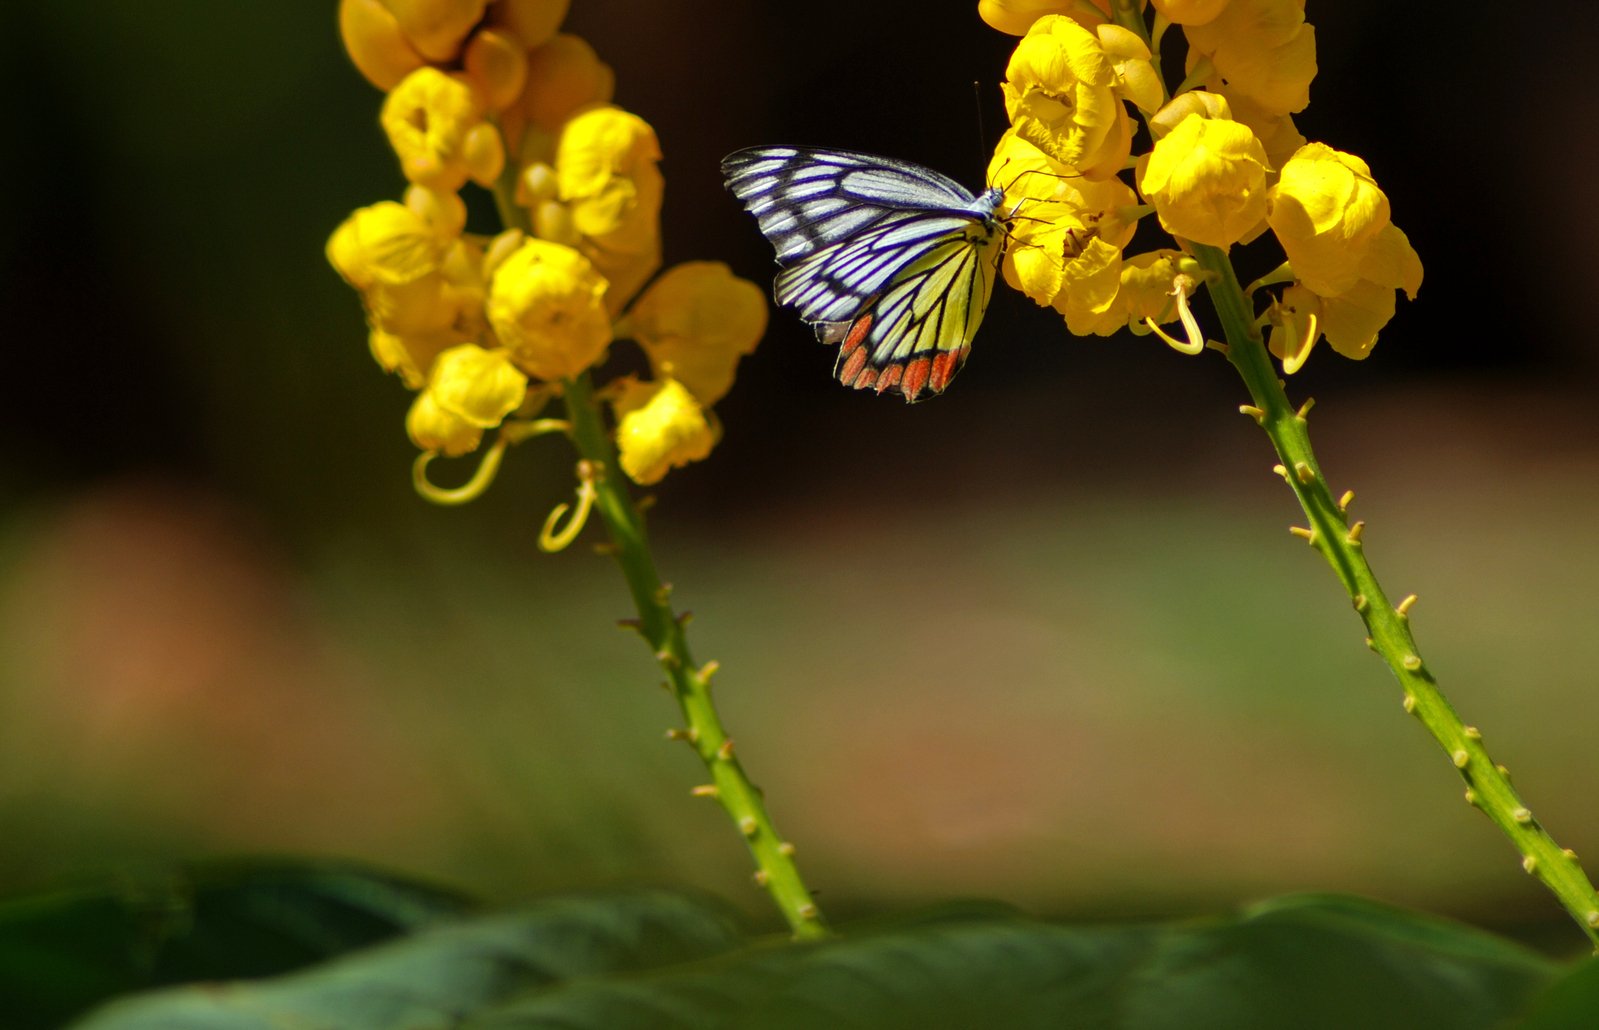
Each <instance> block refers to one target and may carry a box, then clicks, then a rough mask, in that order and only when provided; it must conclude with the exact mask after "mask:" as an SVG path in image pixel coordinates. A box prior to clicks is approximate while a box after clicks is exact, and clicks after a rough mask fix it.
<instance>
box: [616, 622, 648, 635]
mask: <svg viewBox="0 0 1599 1030" xmlns="http://www.w3.org/2000/svg"><path fill="white" fill-rule="evenodd" d="M616 628H617V629H630V630H632V631H633V632H635V633H642V632H644V624H643V623H642V622H640V621H638V620H637V619H617V620H616Z"/></svg>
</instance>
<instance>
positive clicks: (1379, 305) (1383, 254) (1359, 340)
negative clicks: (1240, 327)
mask: <svg viewBox="0 0 1599 1030" xmlns="http://www.w3.org/2000/svg"><path fill="white" fill-rule="evenodd" d="M1360 272H1361V275H1360V278H1358V279H1356V280H1355V281H1354V282H1353V283H1351V284H1350V285H1349V286H1347V287H1345V288H1344V289H1343V290H1342V291H1340V292H1339V293H1337V294H1332V295H1322V294H1318V293H1317V292H1316V291H1315V290H1313V289H1312V288H1310V287H1309V286H1308V285H1306V284H1304V283H1295V284H1294V285H1292V286H1289V287H1288V288H1287V289H1285V290H1284V291H1283V295H1282V299H1281V300H1280V301H1278V302H1277V303H1276V304H1274V305H1273V307H1272V311H1271V323H1272V328H1271V331H1270V332H1269V333H1268V335H1267V344H1268V345H1269V346H1270V347H1271V352H1272V353H1273V354H1275V355H1277V356H1278V357H1279V358H1282V359H1283V370H1284V371H1285V372H1289V373H1293V372H1297V371H1298V370H1299V367H1300V366H1301V365H1303V364H1304V363H1305V358H1306V357H1308V356H1309V354H1310V349H1311V348H1312V347H1314V346H1315V345H1316V341H1317V340H1318V339H1320V338H1321V337H1323V336H1325V337H1326V338H1327V342H1328V344H1330V345H1331V346H1332V349H1333V350H1335V351H1337V352H1338V353H1339V354H1342V355H1343V356H1344V357H1346V358H1354V359H1355V360H1357V361H1358V360H1360V359H1361V358H1364V357H1365V356H1366V355H1368V354H1370V353H1371V349H1372V347H1374V346H1375V345H1376V343H1377V333H1378V332H1379V331H1380V330H1381V329H1382V327H1383V326H1385V325H1387V324H1388V320H1389V319H1391V318H1393V316H1394V291H1395V290H1396V289H1402V290H1404V291H1405V295H1406V296H1407V297H1410V298H1411V299H1415V296H1416V292H1417V291H1418V290H1419V289H1420V288H1421V277H1422V269H1421V259H1420V258H1419V257H1417V256H1416V251H1415V250H1414V249H1413V248H1412V247H1411V246H1410V240H1409V239H1407V238H1406V237H1405V234H1404V233H1403V232H1401V231H1400V230H1399V228H1398V227H1397V226H1395V225H1392V224H1390V225H1386V226H1384V227H1383V228H1382V229H1381V230H1380V231H1379V232H1378V233H1377V234H1376V236H1375V237H1374V238H1373V239H1372V241H1371V243H1370V244H1369V245H1368V246H1367V247H1366V248H1365V257H1364V260H1363V261H1362V262H1361V268H1360ZM1312 317H1314V321H1312Z"/></svg>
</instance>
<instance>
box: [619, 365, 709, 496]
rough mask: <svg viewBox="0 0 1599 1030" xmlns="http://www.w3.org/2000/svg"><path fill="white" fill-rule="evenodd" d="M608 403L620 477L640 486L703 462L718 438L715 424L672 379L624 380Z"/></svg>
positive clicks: (690, 395) (697, 403)
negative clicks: (613, 415)
mask: <svg viewBox="0 0 1599 1030" xmlns="http://www.w3.org/2000/svg"><path fill="white" fill-rule="evenodd" d="M611 403H612V408H613V410H614V411H615V412H616V420H617V422H616V449H617V452H618V458H619V460H620V461H621V464H622V471H624V472H626V473H627V474H628V477H629V478H631V479H632V480H633V482H635V483H638V484H639V485H640V486H649V485H650V484H651V483H657V482H660V480H661V477H663V476H665V475H666V473H667V472H668V471H670V470H671V469H674V468H679V467H681V466H683V465H687V464H688V463H689V462H691V461H699V460H701V459H703V458H704V457H705V456H706V455H708V454H710V453H711V448H712V447H714V446H716V441H717V439H718V438H719V437H720V436H721V429H720V427H719V426H718V425H716V423H715V420H714V419H713V418H710V417H708V416H707V413H706V411H705V409H704V408H702V407H701V406H700V403H699V402H698V401H696V400H695V399H694V395H693V394H691V393H689V392H688V390H687V389H686V388H685V387H684V386H683V384H682V383H680V382H678V381H677V380H675V379H666V380H662V381H661V382H658V383H641V382H638V381H637V380H629V381H628V382H626V383H625V384H623V387H622V390H621V393H620V394H619V395H618V396H617V398H616V399H615V400H614V401H612V402H611Z"/></svg>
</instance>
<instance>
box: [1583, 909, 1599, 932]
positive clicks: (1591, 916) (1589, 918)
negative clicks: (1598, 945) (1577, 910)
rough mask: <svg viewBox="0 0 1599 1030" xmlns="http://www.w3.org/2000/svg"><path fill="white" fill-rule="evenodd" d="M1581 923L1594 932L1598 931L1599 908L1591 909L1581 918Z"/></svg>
mask: <svg viewBox="0 0 1599 1030" xmlns="http://www.w3.org/2000/svg"><path fill="white" fill-rule="evenodd" d="M1582 921H1583V922H1585V923H1587V924H1588V925H1589V926H1591V927H1593V928H1594V929H1595V930H1599V908H1596V909H1593V910H1591V911H1590V912H1589V913H1588V914H1587V915H1585V916H1583V917H1582Z"/></svg>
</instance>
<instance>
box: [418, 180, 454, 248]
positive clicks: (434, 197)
mask: <svg viewBox="0 0 1599 1030" xmlns="http://www.w3.org/2000/svg"><path fill="white" fill-rule="evenodd" d="M405 206H406V207H408V208H410V209H411V210H412V211H414V212H415V213H416V216H417V217H418V218H420V219H422V221H424V222H426V223H427V225H428V227H429V228H430V229H432V230H433V234H434V235H435V236H437V237H438V238H439V239H440V240H442V241H444V242H445V243H449V242H452V241H454V240H455V239H456V237H458V236H460V235H461V230H463V229H465V228H466V204H465V203H463V202H462V200H461V196H460V194H458V193H454V192H449V191H446V192H443V193H440V192H439V191H438V190H430V189H428V188H427V187H426V186H414V185H413V186H408V187H406V190H405Z"/></svg>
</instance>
